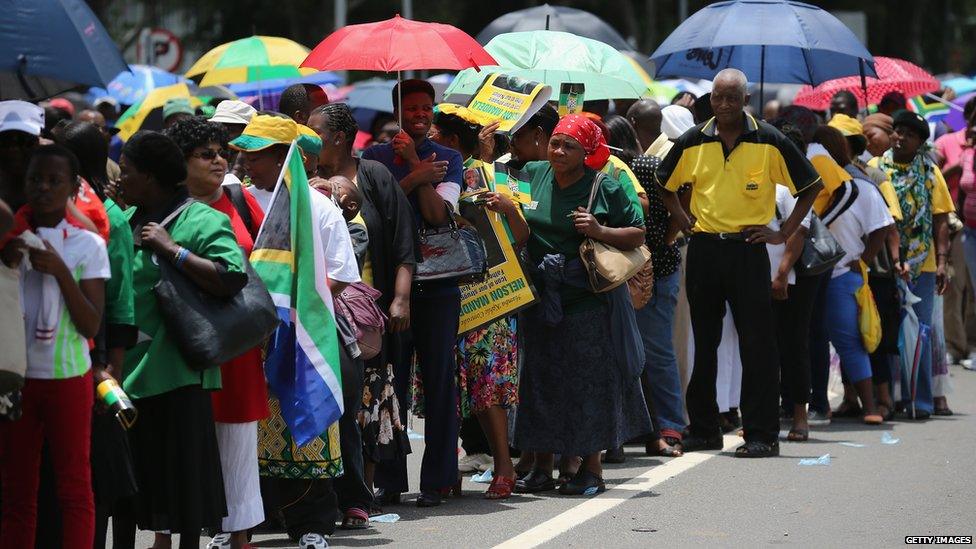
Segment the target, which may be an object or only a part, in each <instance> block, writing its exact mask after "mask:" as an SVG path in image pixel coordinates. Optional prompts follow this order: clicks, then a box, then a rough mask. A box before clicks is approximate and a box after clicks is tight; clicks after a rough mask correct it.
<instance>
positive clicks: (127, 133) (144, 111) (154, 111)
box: [115, 84, 202, 141]
mask: <svg viewBox="0 0 976 549" xmlns="http://www.w3.org/2000/svg"><path fill="white" fill-rule="evenodd" d="M178 97H185V98H187V99H189V100H190V105H191V106H193V108H196V107H199V106H200V105H201V104H202V101H200V99H198V98H197V97H194V96H193V95H192V92H191V90H190V87H189V86H187V85H186V84H175V85H172V86H165V87H162V88H156V89H154V90H151V91H150V92H149V93H147V94H146V98H145V99H143V100H142V101H141V102H139V103H136V104H135V105H132V106H131V107H129V108H128V109H126V111H125V112H124V113H122V116H120V117H119V120H118V121H117V122H116V123H115V127H117V128H118V129H119V139H121V140H122V141H127V140H128V139H129V138H130V137H132V135H133V134H135V133H136V132H137V131H139V130H157V131H158V130H161V129H163V105H165V104H166V102H167V101H169V100H170V99H175V98H178Z"/></svg>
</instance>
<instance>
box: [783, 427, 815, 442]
mask: <svg viewBox="0 0 976 549" xmlns="http://www.w3.org/2000/svg"><path fill="white" fill-rule="evenodd" d="M786 440H788V441H790V442H806V441H808V440H810V429H796V428H793V429H790V432H789V433H787V434H786Z"/></svg>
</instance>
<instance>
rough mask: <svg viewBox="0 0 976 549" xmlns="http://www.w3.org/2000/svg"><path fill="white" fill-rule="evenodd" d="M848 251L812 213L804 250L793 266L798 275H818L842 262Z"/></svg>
mask: <svg viewBox="0 0 976 549" xmlns="http://www.w3.org/2000/svg"><path fill="white" fill-rule="evenodd" d="M845 255H847V252H845V251H844V248H843V247H841V245H840V243H839V242H837V239H836V238H834V235H832V234H830V229H828V228H827V224H826V223H824V222H823V221H822V220H821V219H820V217H818V216H817V214H811V215H810V229H809V230H807V238H806V241H805V242H804V244H803V252H802V253H801V254H800V259H798V260H797V261H796V264H794V266H793V268H794V269H796V274H797V276H817V275H820V274H823V273H826V272H828V271H830V270H832V269H833V268H834V265H837V264H838V263H840V261H841V260H842V259H844V256H845Z"/></svg>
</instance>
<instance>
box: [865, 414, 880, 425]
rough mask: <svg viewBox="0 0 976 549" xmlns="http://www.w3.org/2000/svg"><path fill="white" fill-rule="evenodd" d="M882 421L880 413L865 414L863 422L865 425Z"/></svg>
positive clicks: (878, 423)
mask: <svg viewBox="0 0 976 549" xmlns="http://www.w3.org/2000/svg"><path fill="white" fill-rule="evenodd" d="M882 423H884V416H882V415H881V414H865V415H864V424H865V425H881V424H882Z"/></svg>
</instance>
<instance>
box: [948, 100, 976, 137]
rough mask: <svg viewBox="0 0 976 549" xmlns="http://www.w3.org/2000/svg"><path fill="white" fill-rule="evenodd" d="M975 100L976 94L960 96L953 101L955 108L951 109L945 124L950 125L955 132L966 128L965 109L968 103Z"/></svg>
mask: <svg viewBox="0 0 976 549" xmlns="http://www.w3.org/2000/svg"><path fill="white" fill-rule="evenodd" d="M973 98H976V92H970V93H967V94H963V95H960V96H959V97H957V98H955V99H954V100H953V101H952V104H953V105H955V108H952V109H950V111H949V113H948V114H947V115H946V117H945V119H944V120H945V123H946V124H948V125H949V127H951V128H952V129H954V130H961V129H963V128H965V127H966V118H965V116H963V108H965V106H966V103H968V102H969V101H970V100H972V99H973Z"/></svg>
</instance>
